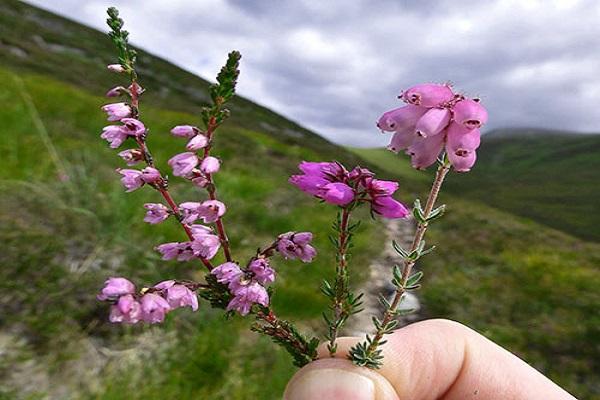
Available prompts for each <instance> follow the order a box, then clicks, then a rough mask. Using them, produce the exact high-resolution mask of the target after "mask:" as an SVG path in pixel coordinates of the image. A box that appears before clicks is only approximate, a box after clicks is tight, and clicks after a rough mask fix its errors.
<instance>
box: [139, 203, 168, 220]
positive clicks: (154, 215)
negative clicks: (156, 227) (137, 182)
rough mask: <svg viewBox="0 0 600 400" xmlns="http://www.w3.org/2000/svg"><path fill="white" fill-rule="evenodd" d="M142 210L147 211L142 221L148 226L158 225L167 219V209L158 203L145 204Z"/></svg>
mask: <svg viewBox="0 0 600 400" xmlns="http://www.w3.org/2000/svg"><path fill="white" fill-rule="evenodd" d="M144 208H145V209H146V210H148V211H147V212H146V216H145V217H144V221H146V222H147V223H149V224H158V223H160V222H163V221H164V220H165V219H167V218H169V215H170V214H169V209H168V208H167V206H165V205H163V204H160V203H146V204H144Z"/></svg>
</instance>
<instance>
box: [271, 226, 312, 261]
mask: <svg viewBox="0 0 600 400" xmlns="http://www.w3.org/2000/svg"><path fill="white" fill-rule="evenodd" d="M311 240H312V233H310V232H299V233H295V232H288V233H284V234H282V235H279V240H278V241H277V251H279V253H280V254H281V255H282V256H283V257H284V258H289V259H295V258H299V259H300V260H301V261H302V262H311V261H312V259H313V258H314V257H315V256H316V255H317V251H316V250H315V248H314V247H313V246H311V245H310V244H309V243H310V241H311Z"/></svg>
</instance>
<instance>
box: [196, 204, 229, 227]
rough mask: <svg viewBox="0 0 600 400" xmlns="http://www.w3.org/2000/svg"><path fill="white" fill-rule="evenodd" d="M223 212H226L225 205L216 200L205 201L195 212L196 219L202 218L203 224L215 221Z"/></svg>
mask: <svg viewBox="0 0 600 400" xmlns="http://www.w3.org/2000/svg"><path fill="white" fill-rule="evenodd" d="M225 211H227V208H226V207H225V204H223V203H221V202H220V201H218V200H206V201H204V202H202V204H201V205H200V207H198V209H197V210H196V212H197V214H198V217H199V218H202V220H203V221H204V223H205V224H207V223H211V222H215V221H217V220H218V219H219V218H221V217H222V216H223V214H225Z"/></svg>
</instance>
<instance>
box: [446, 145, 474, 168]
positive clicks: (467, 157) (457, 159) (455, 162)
mask: <svg viewBox="0 0 600 400" xmlns="http://www.w3.org/2000/svg"><path fill="white" fill-rule="evenodd" d="M448 160H449V161H450V164H452V167H454V170H455V171H457V172H468V171H470V170H471V168H472V167H473V165H475V161H477V153H476V152H475V150H472V151H464V152H454V153H448Z"/></svg>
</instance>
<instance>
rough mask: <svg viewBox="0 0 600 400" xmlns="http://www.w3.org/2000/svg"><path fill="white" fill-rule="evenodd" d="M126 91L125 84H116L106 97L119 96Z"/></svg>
mask: <svg viewBox="0 0 600 400" xmlns="http://www.w3.org/2000/svg"><path fill="white" fill-rule="evenodd" d="M124 92H125V88H124V87H123V86H115V87H114V88H112V89H110V90H109V91H108V92H106V97H119V96H120V95H122V94H123V93H124Z"/></svg>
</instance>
